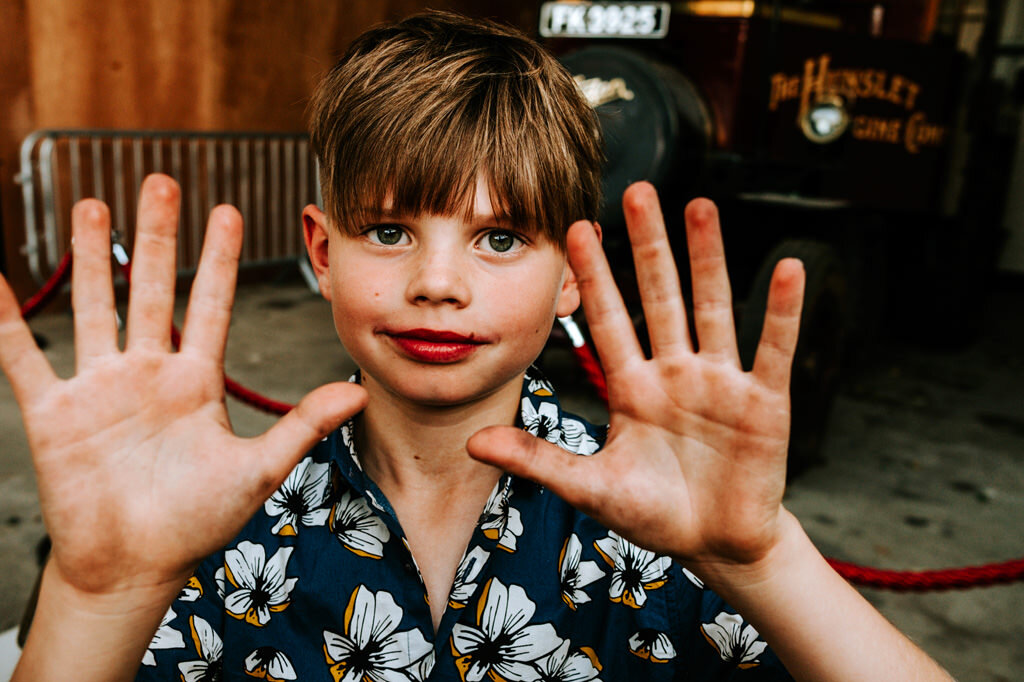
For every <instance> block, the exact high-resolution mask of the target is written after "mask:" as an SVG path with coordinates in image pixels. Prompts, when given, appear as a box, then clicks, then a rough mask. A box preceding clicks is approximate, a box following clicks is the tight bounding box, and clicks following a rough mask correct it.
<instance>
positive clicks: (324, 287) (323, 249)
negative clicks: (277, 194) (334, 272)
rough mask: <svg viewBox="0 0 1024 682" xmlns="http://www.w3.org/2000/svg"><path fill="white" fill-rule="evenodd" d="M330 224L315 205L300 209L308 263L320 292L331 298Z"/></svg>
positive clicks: (328, 298)
mask: <svg viewBox="0 0 1024 682" xmlns="http://www.w3.org/2000/svg"><path fill="white" fill-rule="evenodd" d="M330 234H331V233H330V226H329V225H328V222H327V216H326V214H324V212H323V211H321V210H320V209H319V208H318V207H317V206H314V205H313V204H309V205H308V206H306V208H304V209H302V236H303V238H304V239H305V241H306V253H308V254H309V263H310V265H312V266H313V273H314V274H315V275H316V280H317V284H318V285H319V286H320V294H321V295H322V296H323V297H324V298H325V299H327V300H328V301H329V300H331V287H330V269H331V265H330V263H331V261H330V253H329V249H328V246H329V244H330Z"/></svg>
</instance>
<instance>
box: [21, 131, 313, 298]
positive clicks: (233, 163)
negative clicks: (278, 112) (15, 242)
mask: <svg viewBox="0 0 1024 682" xmlns="http://www.w3.org/2000/svg"><path fill="white" fill-rule="evenodd" d="M154 172H160V173H166V174H167V175H170V176H171V177H173V178H175V179H176V180H177V181H178V182H179V183H180V184H181V189H182V196H181V218H180V224H179V230H178V235H179V238H178V271H179V273H182V274H187V273H189V272H192V271H194V270H195V268H196V266H197V264H198V262H199V252H200V249H201V248H202V240H203V232H204V230H205V226H206V217H207V215H208V214H209V211H210V209H211V208H213V207H214V206H216V205H217V204H220V203H228V204H233V205H235V206H237V207H238V209H239V210H240V211H241V212H242V216H243V217H244V219H245V225H246V235H245V236H246V238H245V242H244V245H243V250H242V263H243V264H245V263H266V262H271V261H279V260H291V259H298V258H300V256H301V255H303V254H304V253H305V251H304V248H303V245H302V230H301V222H300V212H301V211H302V207H303V206H305V205H306V204H309V203H317V202H318V201H319V186H318V182H317V173H316V160H315V158H314V156H313V154H312V153H311V152H310V149H309V140H308V138H307V136H306V135H305V134H304V133H258V132H243V133H240V132H197V131H141V130H37V131H35V132H33V133H31V134H30V135H28V137H26V138H25V140H24V141H23V142H22V144H21V171H20V173H19V174H18V176H17V181H18V182H19V183H20V184H21V186H22V194H23V197H24V204H25V256H26V258H27V260H28V265H29V269H30V271H31V273H32V276H33V277H34V278H35V279H36V281H37V282H38V283H39V284H42V283H43V282H45V281H46V280H47V279H48V278H49V277H50V275H52V274H53V272H54V271H55V270H56V268H57V266H58V265H59V263H60V261H61V259H62V258H63V256H64V254H65V253H67V251H68V248H69V245H70V242H71V206H72V205H73V204H74V203H75V202H76V201H78V200H79V199H82V198H85V197H95V198H97V199H101V200H103V201H105V202H107V204H108V205H109V206H110V210H111V220H112V226H113V229H114V231H115V233H117V236H118V237H119V238H120V239H121V240H123V242H124V243H125V245H126V246H127V247H128V248H129V250H130V247H131V243H132V238H133V235H134V228H135V206H136V201H137V199H138V192H139V187H140V185H141V184H142V179H143V178H144V177H145V176H146V175H147V174H149V173H154Z"/></svg>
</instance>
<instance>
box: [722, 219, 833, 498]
mask: <svg viewBox="0 0 1024 682" xmlns="http://www.w3.org/2000/svg"><path fill="white" fill-rule="evenodd" d="M783 258H799V259H800V260H801V261H803V264H804V270H805V271H806V273H807V283H806V286H805V289H804V307H803V314H802V316H801V319H800V339H799V341H798V342H797V348H796V354H795V356H794V358H793V371H792V378H791V380H790V396H791V400H790V402H791V407H792V421H791V427H790V439H789V460H788V466H787V478H792V477H794V476H796V475H799V474H800V473H802V472H803V471H805V470H807V469H808V468H809V467H811V466H813V465H815V464H819V463H821V462H822V461H824V456H823V453H822V442H823V441H824V437H825V432H826V429H827V426H828V419H829V415H830V414H831V412H832V405H833V403H834V402H835V397H836V393H837V391H838V388H839V379H840V375H841V367H842V364H843V357H844V353H845V350H846V345H847V341H848V338H849V320H848V317H849V315H848V311H849V309H850V308H849V295H848V286H847V277H846V272H845V268H844V266H843V261H842V260H841V259H840V257H839V255H838V253H837V252H836V250H835V248H833V247H832V246H831V245H829V244H826V243H823V242H818V241H813V240H805V239H791V240H786V241H783V242H781V243H779V244H778V245H777V246H776V247H775V248H774V249H772V251H771V252H770V253H769V254H768V255H767V256H766V257H765V259H764V260H763V261H762V264H761V267H760V268H759V270H758V273H757V276H756V277H755V278H754V282H753V284H752V285H751V288H750V295H749V297H748V298H747V301H746V304H745V305H744V306H743V311H742V316H741V318H740V324H739V328H738V330H737V342H738V345H739V350H740V359H741V361H742V363H743V367H744V369H748V370H749V369H750V368H751V367H752V366H753V364H754V355H755V354H756V352H757V344H758V342H759V341H760V339H761V328H762V327H763V326H764V313H765V306H766V304H767V301H768V289H769V286H770V284H771V278H772V273H773V272H774V271H775V266H776V264H777V263H778V262H779V261H780V260H782V259H783Z"/></svg>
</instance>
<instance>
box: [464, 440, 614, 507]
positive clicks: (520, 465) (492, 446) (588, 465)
mask: <svg viewBox="0 0 1024 682" xmlns="http://www.w3.org/2000/svg"><path fill="white" fill-rule="evenodd" d="M466 449H467V450H468V451H469V455H470V456H471V457H472V458H473V459H476V460H479V461H481V462H486V463H487V464H491V465H493V466H496V467H498V468H500V469H503V470H505V471H508V472H509V473H512V474H515V475H516V476H522V477H524V478H528V479H530V480H533V481H536V482H537V483H540V484H541V485H543V486H544V487H545V488H549V489H550V490H552V491H553V492H554V493H555V494H556V495H558V496H559V497H561V498H562V499H563V500H565V501H566V502H568V503H569V504H571V505H572V506H574V507H577V508H579V509H581V510H586V509H587V508H590V507H592V506H593V500H594V499H595V492H596V491H595V483H596V480H597V473H598V472H597V470H596V468H595V466H594V465H595V464H596V462H595V458H592V457H581V456H579V455H575V454H572V453H570V452H566V451H565V450H563V449H562V448H560V447H558V446H557V445H554V444H552V443H549V442H548V441H546V440H543V439H541V438H537V437H536V436H533V435H530V434H529V433H527V432H525V431H523V430H522V429H517V428H514V427H511V426H489V427H487V428H485V429H481V430H480V431H477V432H476V433H475V434H473V436H472V437H471V438H470V439H469V440H468V441H467V442H466Z"/></svg>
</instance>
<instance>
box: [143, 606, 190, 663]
mask: <svg viewBox="0 0 1024 682" xmlns="http://www.w3.org/2000/svg"><path fill="white" fill-rule="evenodd" d="M176 615H177V614H175V613H174V610H173V609H167V613H165V614H164V617H163V618H161V619H160V627H158V628H157V630H156V634H155V635H153V641H151V642H150V643H149V647H147V648H146V653H145V654H144V655H143V656H142V665H156V656H155V655H154V653H153V651H154V650H156V649H184V648H185V640H184V638H183V637H182V636H181V633H180V632H178V631H177V630H175V629H174V628H172V627H171V621H172V620H174V617H175V616H176Z"/></svg>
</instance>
